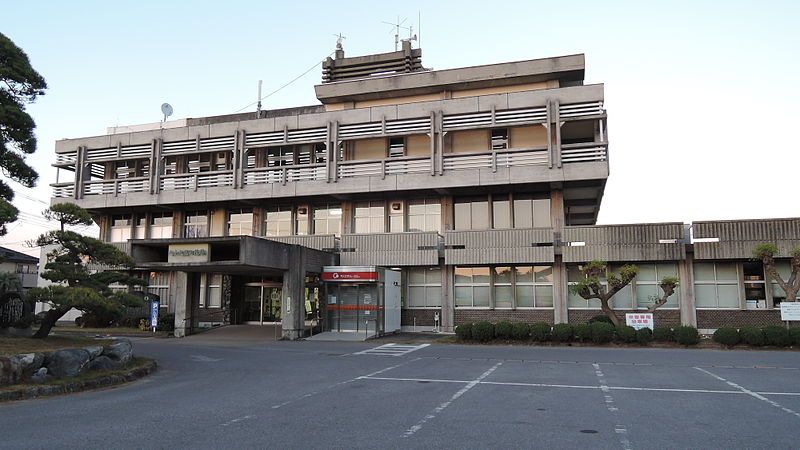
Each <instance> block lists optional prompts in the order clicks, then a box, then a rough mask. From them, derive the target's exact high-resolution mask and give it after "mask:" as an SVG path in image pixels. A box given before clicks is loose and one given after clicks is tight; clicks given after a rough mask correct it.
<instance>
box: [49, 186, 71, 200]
mask: <svg viewBox="0 0 800 450" xmlns="http://www.w3.org/2000/svg"><path fill="white" fill-rule="evenodd" d="M50 187H52V188H53V197H55V198H72V197H74V196H75V183H53V184H51V185H50Z"/></svg>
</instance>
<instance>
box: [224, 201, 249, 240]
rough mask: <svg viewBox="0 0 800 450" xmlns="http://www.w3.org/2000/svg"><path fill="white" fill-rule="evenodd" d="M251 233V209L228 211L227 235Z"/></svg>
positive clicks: (246, 234)
mask: <svg viewBox="0 0 800 450" xmlns="http://www.w3.org/2000/svg"><path fill="white" fill-rule="evenodd" d="M252 235H253V210H252V209H250V208H246V209H235V210H232V211H230V212H228V236H252Z"/></svg>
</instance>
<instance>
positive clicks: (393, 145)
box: [389, 137, 406, 158]
mask: <svg viewBox="0 0 800 450" xmlns="http://www.w3.org/2000/svg"><path fill="white" fill-rule="evenodd" d="M405 154H406V138H403V137H393V138H389V158H400V157H403V156H405Z"/></svg>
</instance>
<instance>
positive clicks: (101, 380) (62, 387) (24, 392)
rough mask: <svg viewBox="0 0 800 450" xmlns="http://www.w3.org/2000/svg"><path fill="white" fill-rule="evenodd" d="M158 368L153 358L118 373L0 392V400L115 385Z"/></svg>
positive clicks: (31, 397) (30, 397) (36, 396)
mask: <svg viewBox="0 0 800 450" xmlns="http://www.w3.org/2000/svg"><path fill="white" fill-rule="evenodd" d="M157 368H158V364H156V361H155V360H150V361H148V362H147V363H146V364H145V365H144V366H141V367H136V368H133V369H130V370H129V371H128V372H126V373H124V374H120V375H105V376H101V377H97V378H95V379H92V380H84V381H75V382H71V383H64V384H59V385H50V386H48V385H44V386H32V387H30V388H27V389H20V390H15V391H8V392H0V402H6V401H14V400H28V399H33V398H38V397H49V396H53V395H61V394H69V393H72V392H82V391H88V390H92V389H97V388H102V387H110V386H116V385H120V384H123V383H128V382H130V381H135V380H138V379H140V378H143V377H145V376H147V375H150V374H151V373H153V372H155V371H156V369H157Z"/></svg>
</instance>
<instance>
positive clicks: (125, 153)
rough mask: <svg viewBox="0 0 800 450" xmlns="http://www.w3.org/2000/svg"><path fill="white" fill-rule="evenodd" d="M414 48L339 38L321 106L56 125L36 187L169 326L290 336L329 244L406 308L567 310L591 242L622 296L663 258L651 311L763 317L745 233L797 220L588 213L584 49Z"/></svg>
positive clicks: (599, 115) (622, 302) (303, 314)
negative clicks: (46, 187) (133, 271)
mask: <svg viewBox="0 0 800 450" xmlns="http://www.w3.org/2000/svg"><path fill="white" fill-rule="evenodd" d="M421 58H422V52H421V50H419V49H412V48H411V46H410V45H409V44H408V43H405V44H404V46H403V48H402V50H400V51H398V52H392V53H386V54H379V55H369V56H361V57H345V56H344V51H343V50H341V49H338V50H337V52H336V56H335V58H329V59H328V60H327V61H326V62H325V63H323V82H322V83H321V84H319V85H317V86H315V91H316V96H317V98H318V99H319V101H320V104H319V105H313V106H304V107H297V108H289V109H281V110H270V111H259V112H251V113H244V114H231V115H223V116H214V117H203V118H188V119H184V120H181V121H179V122H175V123H170V122H168V123H165V124H154V125H150V126H148V125H144V126H138V127H135V128H128V127H125V128H124V129H119V128H114V129H110V130H109V133H108V134H107V135H103V136H93V137H84V138H77V139H65V140H61V141H58V142H57V143H56V161H55V164H54V166H55V167H57V168H58V169H59V173H60V176H63V174H65V173H66V174H68V178H66V179H63V180H62V179H59V182H58V183H55V184H54V185H53V192H54V198H53V202H74V203H76V204H78V205H80V206H82V207H84V208H86V209H88V210H89V211H91V212H92V214H93V215H94V216H95V218H96V221H97V223H98V224H99V225H100V230H101V238H102V239H105V240H107V241H109V242H114V243H117V245H119V246H120V247H122V248H124V249H126V251H128V252H130V254H131V255H132V256H133V257H134V258H135V260H136V262H137V265H138V268H139V269H140V270H141V273H142V276H144V277H147V278H148V279H149V280H150V289H151V290H152V291H153V292H156V293H158V294H160V295H161V297H162V299H166V301H164V302H163V303H164V304H165V305H167V307H168V308H169V310H170V311H172V312H174V313H175V314H176V324H177V330H178V331H177V333H178V334H179V335H182V334H184V333H188V332H191V330H192V329H194V328H197V327H203V326H212V325H217V324H229V323H246V322H259V323H260V322H263V321H281V322H282V324H283V329H284V333H285V335H286V336H287V337H291V338H294V337H298V336H300V335H302V333H303V327H304V326H305V324H304V320H305V319H309V318H312V316H313V317H316V315H317V314H319V316H320V317H321V318H322V320H323V322H325V320H330V319H331V315H330V314H332V313H331V312H330V311H329V310H327V309H326V304H327V303H328V302H327V301H325V298H324V296H325V294H324V292H325V290H324V288H323V286H322V284H321V282H320V273H321V267H322V266H324V265H331V264H341V265H348V266H384V267H388V268H397V269H399V270H401V271H402V277H401V280H402V281H401V284H402V297H403V309H402V325H403V326H404V327H406V328H412V327H413V328H414V329H430V328H432V327H434V326H435V325H437V324H438V325H440V326H441V328H442V329H443V330H447V331H449V330H452V329H453V327H454V326H456V325H458V324H460V323H464V322H467V321H474V320H479V319H489V320H501V319H508V320H512V321H523V320H524V321H547V322H551V323H559V322H584V321H586V320H587V319H588V318H590V317H591V316H593V315H596V314H598V309H597V308H598V305H597V304H594V303H593V302H587V301H585V300H583V299H581V298H579V297H576V296H574V295H571V294H569V292H568V285H569V282H570V281H571V280H574V279H575V278H574V277H576V276H578V268H579V265H580V264H582V263H584V262H586V261H589V260H592V259H603V260H606V261H609V262H610V263H611V265H612V266H611V268H612V270H613V268H614V265H617V264H624V263H628V262H633V263H637V264H638V265H639V267H640V269H641V272H640V274H639V276H638V278H637V279H636V280H635V282H634V283H632V285H631V286H630V287H628V288H626V290H625V291H623V292H621V293H620V294H618V296H616V297H615V299H614V303H615V305H616V307H617V308H619V309H620V310H621V311H626V310H631V311H633V310H637V309H639V308H643V307H645V306H647V305H648V304H649V303H651V302H652V300H650V296H652V295H655V294H656V293H657V289H658V288H657V280H659V279H660V278H661V277H663V276H665V275H677V276H679V278H680V280H681V285H680V292H678V293H677V294H676V295H675V296H674V297H673V298H671V299H670V302H669V303H668V304H667V305H666V306H664V307H662V308H661V309H659V310H658V311H657V312H656V323H657V324H659V323H661V324H679V323H685V324H691V325H696V326H698V327H699V328H717V327H718V326H720V325H722V324H725V323H727V324H732V325H741V324H745V323H758V324H762V323H780V317H779V311H778V310H776V309H775V305H776V304H778V303H779V301H780V300H781V297H780V289H775V287H774V284H773V283H771V280H768V279H766V278H765V276H764V271H763V268H762V267H760V265H759V264H757V263H753V262H751V261H750V260H749V256H750V249H751V248H752V247H753V246H754V245H755V244H757V243H760V242H762V241H774V242H777V243H778V244H779V246H780V248H781V251H782V252H783V253H782V254H781V256H782V257H786V256H787V255H788V253H787V252H788V249H789V248H790V247H791V246H792V245H796V244H798V243H800V219H781V220H766V221H764V220H762V221H737V222H702V223H695V224H693V225H692V226H691V227H688V226H686V225H684V224H682V223H659V224H638V225H596V218H597V214H598V210H599V208H600V203H601V199H602V197H603V191H604V187H605V183H606V179H607V178H608V176H609V153H608V151H609V150H608V145H609V144H608V142H609V139H608V133H607V112H606V110H605V108H604V88H603V85H602V84H584V56H583V55H567V56H559V57H553V58H544V59H534V60H527V61H516V62H506V63H499V64H490V65H485V66H475V67H465V68H457V69H449V70H427V69H425V68H424V66H423V64H422V60H421ZM692 239H694V241H693V240H692ZM698 241H702V242H698ZM782 264H783V265H782V267H783V268H786V267H788V263H783V262H782ZM783 268H782V269H781V270H784V269H783ZM355 297H357V296H354V298H352V299H349V300H346V301H349V302H352V303H353V305H354V306H353V309H352V311H355V312H353V314H356V315H359V316H358V317H362V316H360V314H364V312H363V311H362V310H360V309H359V306H358V305H360V304H361V303H360V300H359V299H358V298H355ZM329 300H330V299H329ZM340 301H345V300H342V299H340ZM323 325H324V324H323Z"/></svg>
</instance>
